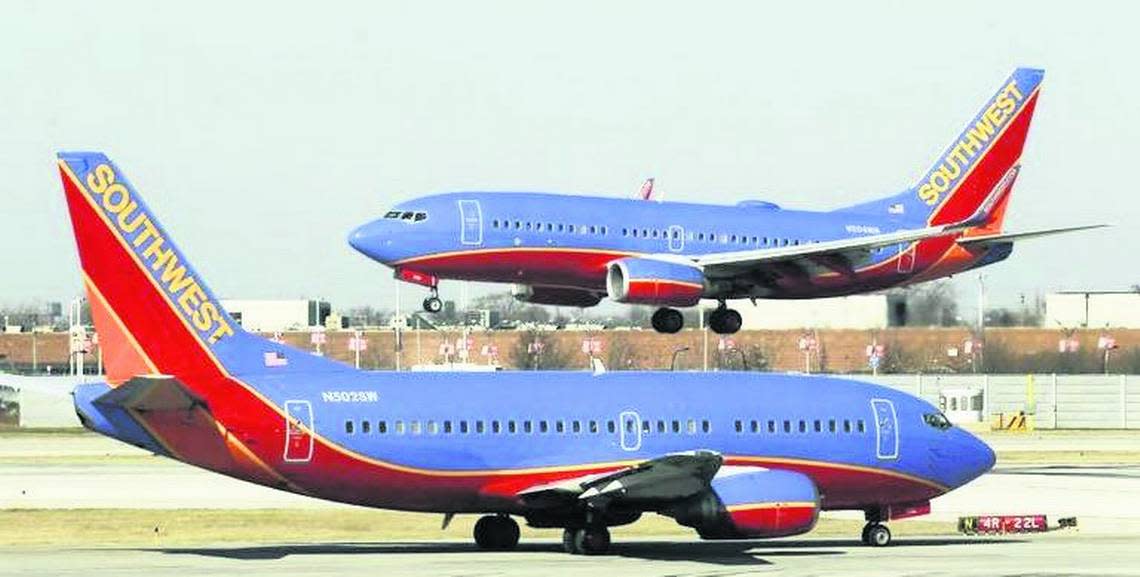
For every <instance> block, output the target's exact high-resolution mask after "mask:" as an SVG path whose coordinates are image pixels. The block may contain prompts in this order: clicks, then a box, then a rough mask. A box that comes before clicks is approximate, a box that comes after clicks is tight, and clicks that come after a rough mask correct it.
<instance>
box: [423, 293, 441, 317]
mask: <svg viewBox="0 0 1140 577" xmlns="http://www.w3.org/2000/svg"><path fill="white" fill-rule="evenodd" d="M424 310H425V311H427V312H429V313H433V314H434V313H438V312H439V311H441V310H443V301H441V300H439V297H428V298H426V299H424Z"/></svg>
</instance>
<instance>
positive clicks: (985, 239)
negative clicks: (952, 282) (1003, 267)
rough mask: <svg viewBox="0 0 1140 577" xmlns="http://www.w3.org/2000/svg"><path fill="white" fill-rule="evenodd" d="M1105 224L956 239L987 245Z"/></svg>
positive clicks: (962, 242) (1087, 228) (1101, 226)
mask: <svg viewBox="0 0 1140 577" xmlns="http://www.w3.org/2000/svg"><path fill="white" fill-rule="evenodd" d="M1107 226H1108V225H1107V224H1086V225H1082V226H1067V227H1063V228H1046V229H1041V230H1031V231H1026V232H1003V233H998V234H986V235H980V236H969V237H962V238H960V239H958V244H960V245H962V246H987V245H991V244H999V243H1003V242H1014V241H1018V240H1028V239H1031V238H1040V237H1043V236H1051V235H1054V234H1063V233H1066V232H1076V231H1079V230H1093V229H1097V228H1104V227H1107Z"/></svg>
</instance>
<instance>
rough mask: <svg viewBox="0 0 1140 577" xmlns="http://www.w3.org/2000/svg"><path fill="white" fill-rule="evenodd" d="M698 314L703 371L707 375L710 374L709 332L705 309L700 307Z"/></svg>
mask: <svg viewBox="0 0 1140 577" xmlns="http://www.w3.org/2000/svg"><path fill="white" fill-rule="evenodd" d="M697 313H698V314H699V318H700V319H701V320H700V327H701V371H703V372H706V373H707V372H709V331H708V327H706V326H705V309H704V308H702V307H700V306H698V307H697Z"/></svg>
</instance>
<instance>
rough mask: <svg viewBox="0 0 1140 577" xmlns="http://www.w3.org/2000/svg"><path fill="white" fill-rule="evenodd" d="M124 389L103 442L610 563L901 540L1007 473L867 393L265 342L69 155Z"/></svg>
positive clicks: (926, 409)
mask: <svg viewBox="0 0 1140 577" xmlns="http://www.w3.org/2000/svg"><path fill="white" fill-rule="evenodd" d="M59 171H60V175H61V177H62V180H63V188H64V192H65V196H66V199H67V205H68V210H69V213H70V216H71V222H72V227H73V229H74V233H75V239H76V243H77V245H78V250H79V258H80V263H81V267H82V276H83V282H84V285H85V287H86V291H87V295H88V298H89V302H90V304H91V314H92V318H93V320H94V323H95V328H96V330H97V331H98V332H99V335H100V344H101V346H102V347H103V355H104V366H105V368H106V373H107V374H106V382H103V383H92V384H84V385H80V386H78V387H77V388H76V389H75V392H74V397H75V408H76V411H77V413H78V415H79V417H80V419H81V421H82V423H83V424H84V426H86V427H88V428H90V429H92V430H95V431H98V432H100V433H102V434H104V435H107V436H110V437H113V438H115V439H118V440H120V441H123V442H126V443H130V444H132V445H136V446H139V447H142V448H145V449H147V450H150V451H153V452H155V453H157V454H160V455H164V456H167V457H170V458H173V459H177V460H179V461H183V462H186V463H189V464H192V465H195V466H198V467H202V468H205V469H208V470H211V471H216V472H218V473H222V474H225V475H229V476H232V477H236V478H239V479H244V480H246V481H250V482H253V483H258V484H261V485H265V486H268V487H273V488H277V489H281V490H285V491H291V492H294V493H298V494H302V495H308V496H312V497H317V498H322V499H329V500H333V501H340V502H344V503H352V504H356V505H362V506H367V507H380V508H389V509H400V510H407V511H424V512H437V513H442V514H445V515H447V516H446V517H445V519H450V517H451V515H454V514H461V513H473V514H483V515H485V516H484V517H482V518H481V519H480V520H479V521H478V523H477V524H476V526H475V535H474V537H475V541H476V542H477V543H478V545H479V546H481V547H483V548H487V549H509V548H512V547H514V546H515V544H516V543H517V542H518V538H519V527H518V524H517V522H516V521H515V520H514V518H515V517H518V518H522V519H525V520H526V522H527V523H528V524H529V525H531V526H534V527H546V528H562V529H563V530H564V531H563V537H564V538H563V542H564V544H565V547H566V549H567V551H569V552H572V553H587V554H592V553H601V552H604V551H606V550H607V548H608V546H609V531H608V527H611V526H614V525H622V524H626V523H632V522H634V521H636V520H637V519H638V518H639V517H640V516H641V515H642V514H643V513H645V512H656V513H659V514H662V515H667V516H669V517H672V518H673V519H675V520H676V521H677V522H678V523H680V524H682V525H685V526H689V527H692V528H693V529H695V530H696V531H697V533H698V534H700V535H701V536H702V537H704V538H709V539H722V538H765V537H780V536H788V535H796V534H800V533H804V532H807V531H810V530H811V528H812V527H813V526H814V524H815V522H816V519H817V517H818V515H819V512H820V511H825V510H837V509H851V510H861V511H863V512H865V515H866V519H867V525H866V527H865V529H864V531H863V535H862V537H863V541H864V542H865V543H868V544H871V545H880V546H881V545H885V544H887V543H888V542H889V541H890V540H891V535H890V531H889V530H888V529H887V527H886V525H885V524H884V523H885V522H887V521H889V520H892V519H900V518H905V517H909V516H914V515H921V514H924V513H926V512H928V511H929V507H930V505H929V503H930V499H932V498H934V497H937V496H938V495H941V494H943V493H946V492H947V491H950V490H952V489H954V488H956V487H959V486H961V485H963V484H965V483H967V482H969V481H970V480H972V479H974V478H976V477H977V476H979V475H981V474H983V473H984V472H986V471H988V470H989V469H990V468H991V467H992V466H993V463H994V453H993V451H991V450H990V448H989V447H987V446H986V445H985V444H984V443H982V442H981V441H979V440H978V439H977V438H976V437H974V436H973V435H971V434H970V433H968V432H966V431H963V430H961V429H960V428H958V427H954V426H952V425H951V424H950V423H949V422H948V421H947V420H946V418H945V416H943V415H942V414H941V413H940V412H939V411H938V409H936V408H935V407H933V406H932V405H930V404H929V403H927V402H925V401H922V400H920V399H918V398H915V397H913V396H910V395H907V394H905V393H902V392H899V391H895V390H891V389H888V388H885V387H881V386H876V385H872V384H868V383H862V382H858V381H854V380H846V379H839V378H827V377H810V376H798V375H784V374H763V373H733V372H720V373H716V374H715V375H710V374H702V373H681V372H648V373H646V372H619V373H603V374H591V373H589V372H555V373H546V374H534V373H527V372H503V373H496V374H484V373H466V374H443V373H399V372H396V373H393V372H364V371H359V370H355V369H353V368H351V367H349V366H347V365H343V364H341V363H338V362H334V361H331V360H328V359H326V358H323V357H319V356H315V355H312V354H310V353H307V352H304V351H300V350H297V349H294V348H291V347H288V346H286V345H282V344H280V343H276V342H273V341H270V340H268V339H265V338H261V337H259V336H256V335H253V334H251V333H247V332H245V331H244V330H242V328H241V327H240V326H239V325H238V324H237V323H236V322H235V321H234V319H233V318H232V317H230V315H228V314H227V313H226V312H225V310H224V309H223V308H222V306H221V303H220V301H219V300H218V299H217V298H216V297H215V295H214V294H213V293H212V292H211V291H210V289H209V288H208V287H207V286H206V283H205V282H204V281H203V279H202V277H201V276H199V275H198V274H197V273H196V272H195V271H194V268H193V267H192V266H191V265H190V263H189V262H188V260H187V259H186V256H185V255H184V253H182V252H181V251H180V250H179V249H178V248H177V247H176V246H175V244H174V242H173V240H172V238H171V237H170V235H169V234H168V232H167V231H166V230H165V229H164V228H163V227H162V226H161V225H160V224H159V222H158V220H157V219H156V218H155V217H154V215H153V213H151V211H150V210H149V209H148V208H147V206H146V205H145V204H144V203H143V201H142V199H141V198H140V197H139V195H138V193H137V191H136V190H135V189H134V188H133V187H132V186H131V184H130V183H129V182H128V180H127V178H126V177H125V176H124V175H123V173H122V172H121V171H120V170H119V169H118V168H117V167H116V166H115V164H113V163H112V162H111V161H110V160H108V159H107V157H106V156H104V155H103V154H100V153H89V152H67V153H61V154H60V155H59Z"/></svg>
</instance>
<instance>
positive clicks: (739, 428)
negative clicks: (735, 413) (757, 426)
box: [733, 420, 756, 433]
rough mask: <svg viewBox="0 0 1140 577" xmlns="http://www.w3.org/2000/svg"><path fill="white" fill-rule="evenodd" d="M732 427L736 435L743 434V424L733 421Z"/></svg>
mask: <svg viewBox="0 0 1140 577" xmlns="http://www.w3.org/2000/svg"><path fill="white" fill-rule="evenodd" d="M752 422H753V423H755V422H756V421H752ZM733 427H734V428H735V429H736V432H737V433H743V432H744V423H742V422H740V420H737V421H735V422H734V423H733Z"/></svg>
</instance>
